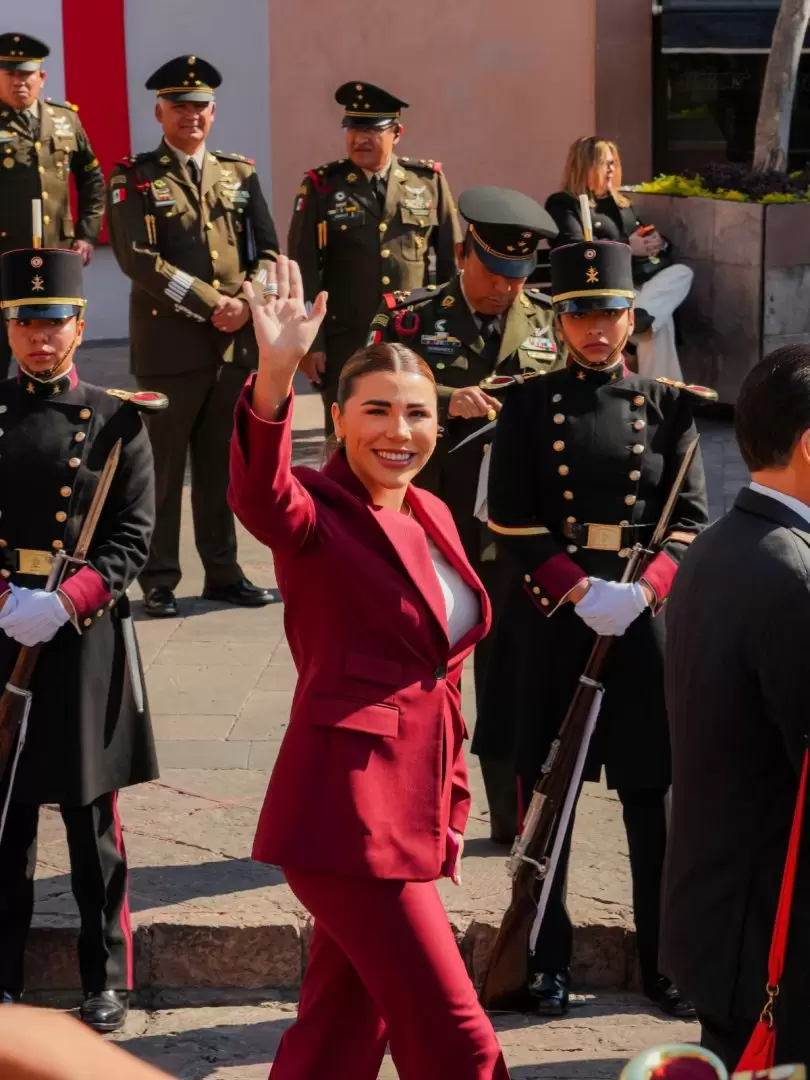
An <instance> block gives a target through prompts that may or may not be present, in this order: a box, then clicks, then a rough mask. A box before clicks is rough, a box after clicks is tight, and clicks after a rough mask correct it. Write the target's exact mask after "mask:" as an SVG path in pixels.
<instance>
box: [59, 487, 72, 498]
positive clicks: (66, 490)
mask: <svg viewBox="0 0 810 1080" xmlns="http://www.w3.org/2000/svg"><path fill="white" fill-rule="evenodd" d="M59 494H60V495H61V496H62V498H63V499H68V498H70V496H71V495H72V494H73V488H69V487H63V488H59Z"/></svg>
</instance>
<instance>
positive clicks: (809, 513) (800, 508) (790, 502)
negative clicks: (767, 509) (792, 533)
mask: <svg viewBox="0 0 810 1080" xmlns="http://www.w3.org/2000/svg"><path fill="white" fill-rule="evenodd" d="M749 486H750V488H751V490H752V491H756V492H757V494H759V495H767V496H768V498H769V499H776V501H777V502H780V503H782V505H783V506H786V507H787V508H788V510H792V511H793V512H794V514H798V515H799V516H800V517H803V518H804V520H805V521H806V522H807V524H808V525H810V506H808V505H807V503H803V502H802V501H801V499H795V498H794V497H793V496H792V495H785V493H784V492H783V491H775V490H774V488H769V487H765V485H764V484H758V483H757V482H756V481H755V480H752V481H751V483H750V485H749Z"/></svg>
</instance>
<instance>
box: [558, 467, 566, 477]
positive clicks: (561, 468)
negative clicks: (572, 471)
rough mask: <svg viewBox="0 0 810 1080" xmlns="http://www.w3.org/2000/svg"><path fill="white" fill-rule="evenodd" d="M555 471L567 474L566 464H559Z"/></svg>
mask: <svg viewBox="0 0 810 1080" xmlns="http://www.w3.org/2000/svg"><path fill="white" fill-rule="evenodd" d="M557 472H558V473H559V474H560V476H568V466H567V465H560V467H559V469H557Z"/></svg>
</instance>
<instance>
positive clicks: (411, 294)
mask: <svg viewBox="0 0 810 1080" xmlns="http://www.w3.org/2000/svg"><path fill="white" fill-rule="evenodd" d="M438 291H439V287H438V285H425V287H424V288H422V289H410V290H408V291H405V290H402V289H398V290H397V291H396V292H392V293H385V295H384V297H383V299H384V300H385V304H386V307H388V308H389V309H390V310H391V311H395V310H396V309H397V308H402V307H411V306H412V305H413V304H421V303H424V301H425V300H432V299H433V298H434V297H435V296H436V293H437V292H438Z"/></svg>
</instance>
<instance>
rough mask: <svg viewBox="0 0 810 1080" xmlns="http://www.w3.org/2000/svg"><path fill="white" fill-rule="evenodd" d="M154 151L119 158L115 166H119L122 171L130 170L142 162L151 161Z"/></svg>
mask: <svg viewBox="0 0 810 1080" xmlns="http://www.w3.org/2000/svg"><path fill="white" fill-rule="evenodd" d="M154 156H155V152H154V150H144V151H142V152H141V153H140V154H129V155H128V156H127V157H123V158H120V159H119V160H118V161H116V163H115V164H116V165H121V166H122V167H123V168H124V169H131V168H133V166H135V165H140V164H142V163H143V162H144V161H151V160H153V159H154Z"/></svg>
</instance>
